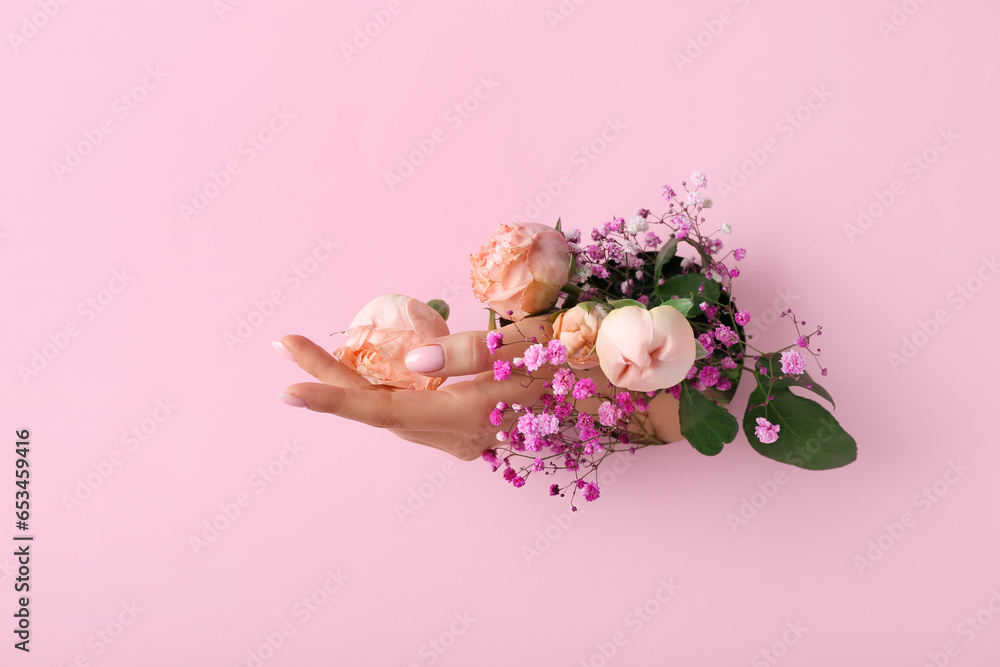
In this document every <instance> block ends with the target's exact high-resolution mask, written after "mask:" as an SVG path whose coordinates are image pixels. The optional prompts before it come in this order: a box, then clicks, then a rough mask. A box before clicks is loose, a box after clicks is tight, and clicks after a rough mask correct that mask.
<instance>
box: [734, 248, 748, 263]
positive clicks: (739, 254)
mask: <svg viewBox="0 0 1000 667" xmlns="http://www.w3.org/2000/svg"><path fill="white" fill-rule="evenodd" d="M746 256H747V251H746V248H737V249H736V250H734V251H733V257H734V258H735V259H736V261H737V262H739V261H741V260H742V259H743V258H744V257H746Z"/></svg>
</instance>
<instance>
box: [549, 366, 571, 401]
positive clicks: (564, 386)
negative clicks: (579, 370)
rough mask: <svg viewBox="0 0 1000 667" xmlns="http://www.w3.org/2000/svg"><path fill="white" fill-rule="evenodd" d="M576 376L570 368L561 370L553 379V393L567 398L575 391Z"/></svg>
mask: <svg viewBox="0 0 1000 667" xmlns="http://www.w3.org/2000/svg"><path fill="white" fill-rule="evenodd" d="M575 381H576V376H575V375H573V371H571V370H569V369H568V368H560V369H559V370H557V371H556V373H555V375H554V376H553V377H552V393H553V394H555V395H556V396H565V395H566V394H568V393H569V392H570V391H571V390H572V389H573V383H574V382H575Z"/></svg>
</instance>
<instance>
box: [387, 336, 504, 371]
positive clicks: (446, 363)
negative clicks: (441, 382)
mask: <svg viewBox="0 0 1000 667" xmlns="http://www.w3.org/2000/svg"><path fill="white" fill-rule="evenodd" d="M494 359H495V357H493V355H492V354H490V350H489V348H488V347H487V345H486V332H485V331H463V332H461V333H456V334H451V335H450V336H441V337H440V338H434V339H431V340H430V341H428V342H427V344H425V345H423V346H421V347H418V348H416V349H415V350H411V351H410V353H409V354H407V355H406V359H405V363H406V367H407V368H409V369H410V370H411V371H413V372H414V373H420V374H421V375H427V376H429V377H453V376H456V375H474V374H477V373H482V372H484V371H487V370H489V369H490V368H492V367H493V360H494Z"/></svg>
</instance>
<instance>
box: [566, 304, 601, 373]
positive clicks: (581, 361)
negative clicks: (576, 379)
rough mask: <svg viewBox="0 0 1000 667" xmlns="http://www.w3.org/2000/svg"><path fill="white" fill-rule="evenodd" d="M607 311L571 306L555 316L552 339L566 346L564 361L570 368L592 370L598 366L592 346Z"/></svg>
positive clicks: (592, 307) (594, 307)
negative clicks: (556, 339)
mask: <svg viewBox="0 0 1000 667" xmlns="http://www.w3.org/2000/svg"><path fill="white" fill-rule="evenodd" d="M607 314H608V311H607V310H606V309H605V308H604V306H601V305H594V304H588V305H587V306H573V307H572V308H570V309H569V310H564V311H563V312H561V313H559V314H558V315H557V316H556V319H555V321H554V322H553V323H552V337H553V338H558V339H559V341H560V342H561V343H562V344H563V345H565V346H566V361H567V362H568V363H569V365H570V367H572V368H577V369H583V368H593V367H594V366H596V365H597V364H598V360H597V354H596V353H595V352H594V346H595V345H596V344H597V332H598V330H599V329H600V326H601V322H603V321H604V318H605V316H607Z"/></svg>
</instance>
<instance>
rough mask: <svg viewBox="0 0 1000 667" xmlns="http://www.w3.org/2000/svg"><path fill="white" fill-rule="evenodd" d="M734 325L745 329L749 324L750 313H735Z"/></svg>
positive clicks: (743, 311) (744, 311) (745, 311)
mask: <svg viewBox="0 0 1000 667" xmlns="http://www.w3.org/2000/svg"><path fill="white" fill-rule="evenodd" d="M736 323H737V324H739V325H740V326H741V327H745V326H746V325H747V324H749V323H750V311H747V310H741V311H740V312H738V313H736Z"/></svg>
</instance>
